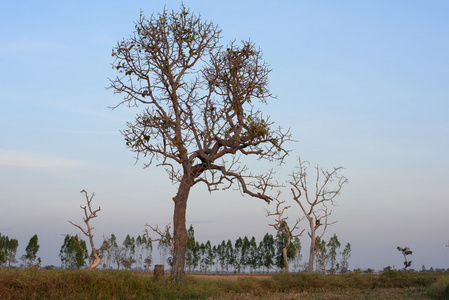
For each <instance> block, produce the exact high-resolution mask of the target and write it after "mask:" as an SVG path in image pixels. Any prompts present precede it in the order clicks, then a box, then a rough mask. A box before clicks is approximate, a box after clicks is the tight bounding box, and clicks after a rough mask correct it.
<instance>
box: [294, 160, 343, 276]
mask: <svg viewBox="0 0 449 300" xmlns="http://www.w3.org/2000/svg"><path fill="white" fill-rule="evenodd" d="M298 161H299V166H298V171H296V172H295V171H293V172H292V174H291V178H292V179H291V181H290V182H289V183H290V185H291V192H292V195H293V199H294V200H295V201H296V202H297V203H298V205H299V207H300V208H301V211H302V213H303V214H304V216H305V217H306V219H307V221H308V223H309V228H310V231H309V233H308V234H309V237H310V256H309V265H308V272H309V273H312V272H313V261H314V259H315V253H316V251H317V250H318V248H317V247H316V240H317V238H320V239H321V238H322V237H323V235H324V233H325V232H326V229H327V226H329V225H332V224H334V223H336V222H331V223H329V221H328V218H329V216H330V215H331V214H332V210H331V209H330V207H329V206H333V205H335V201H334V199H335V197H337V196H338V195H339V194H340V191H341V189H342V187H343V185H344V184H345V183H347V182H348V179H347V178H346V177H344V176H341V175H340V174H339V172H340V171H341V170H342V169H343V168H342V167H337V168H334V169H333V170H332V171H327V170H323V169H320V168H319V166H316V167H315V169H316V182H315V193H313V191H310V190H309V185H308V180H307V166H308V165H309V163H308V162H307V161H305V162H302V161H301V158H298ZM333 183H335V185H334V187H331V185H332V184H333ZM302 196H304V197H303V198H301V197H302ZM320 227H321V228H322V231H321V232H320V233H319V232H318V229H319V228H320Z"/></svg>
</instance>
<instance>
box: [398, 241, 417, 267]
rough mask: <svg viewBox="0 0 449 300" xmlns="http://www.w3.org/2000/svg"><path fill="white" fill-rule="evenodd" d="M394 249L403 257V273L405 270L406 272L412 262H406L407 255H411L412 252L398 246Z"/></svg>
mask: <svg viewBox="0 0 449 300" xmlns="http://www.w3.org/2000/svg"><path fill="white" fill-rule="evenodd" d="M396 249H397V250H398V251H401V252H402V255H404V259H405V261H404V271H405V270H407V268H408V267H410V266H411V265H412V261H411V260H410V261H409V260H407V255H412V254H413V251H412V250H410V248H409V247H404V248H401V247H399V246H398V247H396Z"/></svg>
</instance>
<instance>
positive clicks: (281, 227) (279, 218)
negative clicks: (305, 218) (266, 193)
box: [267, 194, 304, 273]
mask: <svg viewBox="0 0 449 300" xmlns="http://www.w3.org/2000/svg"><path fill="white" fill-rule="evenodd" d="M278 196H279V194H278ZM275 201H276V211H275V212H273V213H270V212H269V211H268V210H267V217H268V216H276V219H275V223H273V224H269V225H270V226H273V227H274V229H276V230H277V231H280V232H282V233H283V234H284V235H285V236H286V237H287V244H286V245H285V247H284V249H282V255H283V257H284V264H285V273H288V272H289V268H288V258H287V252H288V249H290V245H291V239H292V238H294V237H298V236H301V235H302V233H303V232H304V229H303V230H302V231H301V232H300V233H299V234H295V235H293V231H295V229H297V228H298V224H299V222H300V221H301V219H298V220H297V221H296V223H295V225H294V226H293V227H292V228H291V229H290V227H289V226H288V225H287V219H288V217H285V216H284V212H285V211H286V210H287V209H289V208H290V206H283V204H284V203H285V201H280V200H279V199H278V198H276V199H275Z"/></svg>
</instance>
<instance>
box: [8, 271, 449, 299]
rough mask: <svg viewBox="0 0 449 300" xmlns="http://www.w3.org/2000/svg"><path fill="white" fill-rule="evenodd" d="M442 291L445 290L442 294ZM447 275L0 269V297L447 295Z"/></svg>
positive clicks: (274, 297)
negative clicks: (174, 278)
mask: <svg viewBox="0 0 449 300" xmlns="http://www.w3.org/2000/svg"><path fill="white" fill-rule="evenodd" d="M444 293H446V294H444ZM448 298H449V275H448V274H438V273H403V272H393V271H391V272H387V273H384V274H380V275H374V274H344V275H327V276H324V275H320V274H277V275H206V274H187V275H186V277H185V282H184V285H182V286H176V285H174V284H173V283H172V282H171V281H170V277H169V275H168V274H167V275H166V276H165V277H164V278H162V279H159V280H155V279H154V278H153V277H152V275H151V274H148V273H146V274H145V273H135V272H118V271H91V272H88V271H53V270H0V299H448Z"/></svg>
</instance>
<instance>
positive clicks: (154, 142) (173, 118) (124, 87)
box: [110, 6, 290, 283]
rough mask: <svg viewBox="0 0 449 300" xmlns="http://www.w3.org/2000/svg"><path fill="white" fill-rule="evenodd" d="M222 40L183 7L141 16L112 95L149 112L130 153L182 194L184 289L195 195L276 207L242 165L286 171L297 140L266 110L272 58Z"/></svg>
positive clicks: (121, 49)
mask: <svg viewBox="0 0 449 300" xmlns="http://www.w3.org/2000/svg"><path fill="white" fill-rule="evenodd" d="M220 32H221V31H220V30H219V29H218V27H217V26H215V25H213V24H212V23H211V22H208V21H203V20H202V19H201V18H200V17H199V16H195V15H194V14H193V13H191V12H190V11H189V10H188V9H186V8H185V7H184V6H181V9H180V11H178V12H176V11H172V12H168V11H166V10H164V11H163V12H162V13H159V14H156V15H154V14H153V15H151V17H150V18H148V19H147V18H146V17H144V16H143V15H142V14H141V16H140V18H139V20H138V21H137V22H136V23H135V31H134V33H133V34H132V35H130V36H129V37H128V38H126V39H124V40H123V41H121V42H119V43H118V44H117V46H116V47H115V48H114V49H113V52H112V56H113V57H115V61H114V63H113V64H112V66H113V69H116V70H117V71H118V72H119V75H118V76H117V77H116V78H114V79H111V81H110V83H111V85H110V88H112V89H113V90H114V93H120V94H122V95H123V96H124V98H123V100H122V101H121V102H120V103H119V104H118V105H117V106H116V107H118V106H120V105H126V106H129V107H137V106H139V107H141V109H143V111H142V112H141V113H139V114H137V117H136V119H135V121H134V122H129V123H127V127H128V129H127V130H124V131H123V132H122V133H123V135H124V137H125V140H126V145H127V146H128V147H129V148H130V149H131V150H132V151H134V152H135V153H136V159H139V158H145V162H144V166H145V167H148V166H150V165H151V164H152V163H153V162H154V161H158V164H157V166H163V167H165V169H166V171H167V173H168V176H169V178H170V179H171V180H172V181H173V182H174V183H178V184H179V185H178V191H177V193H176V195H175V196H174V197H173V201H174V214H173V230H174V257H173V269H172V278H173V279H174V280H175V281H176V282H177V283H182V280H183V271H184V264H185V255H186V245H187V241H188V236H187V230H186V207H187V199H188V197H189V193H190V189H191V188H192V187H193V186H194V185H196V184H197V183H204V184H205V185H206V186H207V188H208V189H209V191H214V190H217V189H220V188H222V189H228V188H230V187H231V186H232V185H233V184H237V185H238V186H239V188H240V190H241V192H242V193H244V194H248V195H250V196H253V197H257V198H260V199H263V200H265V201H267V202H269V201H270V200H271V197H270V196H269V195H268V194H267V193H266V192H267V191H268V190H269V189H268V188H269V185H266V184H265V183H261V182H260V181H259V180H258V179H260V178H261V177H257V176H253V175H252V174H251V173H249V172H248V170H247V167H246V165H240V164H239V163H240V159H241V155H251V156H254V157H256V158H258V159H267V160H270V161H272V160H276V161H278V162H282V160H283V158H284V157H285V155H287V151H286V150H285V149H284V147H283V145H284V142H285V141H287V140H289V139H290V134H289V132H288V131H286V132H283V131H282V130H281V129H280V128H277V129H274V128H272V127H273V123H272V122H271V121H270V120H269V118H268V117H266V116H264V115H263V114H262V112H261V111H260V110H259V109H258V108H257V107H256V104H257V105H259V104H260V103H266V102H267V100H268V99H270V98H272V95H271V93H270V91H269V89H268V74H269V73H270V69H269V67H268V65H267V64H266V63H265V62H264V61H263V60H262V53H261V52H260V50H259V49H257V48H256V47H255V46H254V44H253V43H251V42H242V43H241V44H239V43H236V42H231V43H230V44H229V45H228V46H226V47H223V46H220V44H219V42H220ZM261 176H262V177H263V176H264V175H261ZM265 176H268V175H265Z"/></svg>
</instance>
